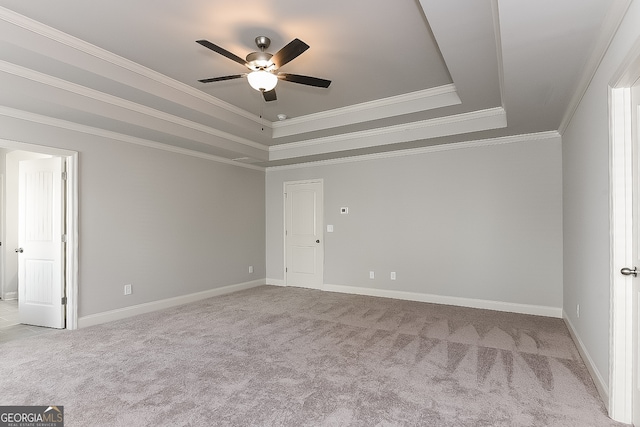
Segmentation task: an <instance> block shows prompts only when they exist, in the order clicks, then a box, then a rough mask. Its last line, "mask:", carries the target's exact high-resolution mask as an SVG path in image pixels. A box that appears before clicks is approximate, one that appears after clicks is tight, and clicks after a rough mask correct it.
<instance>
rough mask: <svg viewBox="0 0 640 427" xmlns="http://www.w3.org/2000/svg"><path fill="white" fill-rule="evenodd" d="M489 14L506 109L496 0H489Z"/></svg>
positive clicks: (502, 99) (503, 105)
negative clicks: (491, 17) (491, 20)
mask: <svg viewBox="0 0 640 427" xmlns="http://www.w3.org/2000/svg"><path fill="white" fill-rule="evenodd" d="M491 15H492V16H493V34H494V37H495V39H496V58H497V60H498V85H499V87H500V100H501V101H502V108H504V109H505V110H506V109H507V107H506V105H505V96H504V61H503V58H502V33H501V32H500V8H499V6H498V0H491Z"/></svg>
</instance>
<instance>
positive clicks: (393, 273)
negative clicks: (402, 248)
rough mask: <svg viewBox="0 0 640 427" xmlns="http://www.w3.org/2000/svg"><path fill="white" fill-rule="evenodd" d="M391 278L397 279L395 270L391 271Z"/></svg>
mask: <svg viewBox="0 0 640 427" xmlns="http://www.w3.org/2000/svg"><path fill="white" fill-rule="evenodd" d="M391 280H396V272H395V271H392V272H391Z"/></svg>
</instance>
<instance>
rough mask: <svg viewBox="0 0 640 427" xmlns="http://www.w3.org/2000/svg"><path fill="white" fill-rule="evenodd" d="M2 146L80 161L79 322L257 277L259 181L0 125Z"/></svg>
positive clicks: (91, 139) (182, 159) (260, 270)
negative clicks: (35, 148) (128, 291)
mask: <svg viewBox="0 0 640 427" xmlns="http://www.w3.org/2000/svg"><path fill="white" fill-rule="evenodd" d="M0 139H6V140H13V141H19V142H27V143H31V144H39V145H46V146H51V147H56V148H62V149H68V150H75V151H78V152H79V156H78V157H79V160H78V174H79V176H78V183H79V184H78V185H79V207H78V210H79V266H78V269H79V307H78V315H79V316H80V317H82V316H87V315H90V314H96V313H100V312H104V311H108V310H113V309H117V308H123V307H127V306H131V305H135V304H140V303H145V302H151V301H158V300H162V299H165V298H170V297H175V296H181V295H187V294H191V293H195V292H199V291H205V290H210V289H214V288H219V287H222V286H226V285H233V284H238V283H244V282H249V281H252V280H257V279H260V278H264V277H265V254H264V250H265V249H264V248H265V238H264V235H265V228H264V227H265V224H264V185H265V184H264V182H265V181H264V172H261V171H255V170H250V169H246V168H241V167H237V166H233V165H227V164H222V163H218V162H213V161H210V160H205V159H201V158H196V157H190V156H185V155H180V154H175V153H170V152H166V151H162V150H158V149H153V148H147V147H143V146H138V145H133V144H128V143H124V142H119V141H115V140H110V139H105V138H100V137H96V136H93V135H90V134H85V133H77V132H72V131H67V130H64V129H60V128H55V127H48V126H44V125H39V124H36V123H29V122H24V121H21V120H18V119H12V118H8V117H0ZM249 265H252V266H253V267H254V273H253V274H249V272H248V266H249ZM127 283H131V284H132V285H133V294H132V295H130V296H124V295H123V286H124V285H125V284H127Z"/></svg>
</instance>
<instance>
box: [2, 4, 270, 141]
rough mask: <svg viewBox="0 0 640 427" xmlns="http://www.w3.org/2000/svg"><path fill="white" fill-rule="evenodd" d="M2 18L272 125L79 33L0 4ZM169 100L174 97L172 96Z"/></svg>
mask: <svg viewBox="0 0 640 427" xmlns="http://www.w3.org/2000/svg"><path fill="white" fill-rule="evenodd" d="M0 20H3V21H5V22H7V23H9V24H12V25H15V26H17V27H20V28H22V29H24V30H27V31H30V32H32V33H34V34H36V35H38V36H41V37H44V38H47V39H49V40H51V41H53V42H56V43H60V44H62V45H65V46H67V47H69V48H71V49H73V50H76V51H78V52H82V53H84V54H87V55H90V56H91V57H94V58H98V59H99V60H102V61H105V62H107V63H110V64H111V65H114V66H116V67H119V68H122V69H124V70H127V71H129V72H131V73H134V74H137V75H140V76H143V77H145V78H147V79H150V80H152V81H154V82H156V83H159V84H161V85H163V86H166V87H168V88H171V89H173V90H176V91H178V92H181V93H183V94H187V95H189V96H191V97H194V98H197V99H198V100H200V101H204V102H205V103H207V104H209V105H211V106H213V107H217V108H220V109H223V110H225V111H227V112H229V113H232V114H233V115H237V116H241V117H243V118H245V119H248V120H250V121H252V122H255V123H258V124H260V125H261V126H265V127H268V128H269V129H270V128H271V122H269V121H267V120H264V119H262V118H260V117H258V116H256V115H254V114H251V113H249V112H248V111H245V110H243V109H241V108H238V107H236V106H234V105H232V104H229V103H227V102H224V101H222V100H220V99H218V98H216V97H214V96H211V95H208V94H206V93H204V92H202V91H200V90H198V89H195V88H193V87H191V86H189V85H186V84H184V83H181V82H179V81H177V80H174V79H171V78H170V77H167V76H165V75H164V74H161V73H158V72H156V71H153V70H151V69H149V68H147V67H144V66H142V65H140V64H138V63H136V62H133V61H130V60H128V59H126V58H123V57H121V56H119V55H116V54H114V53H112V52H109V51H107V50H105V49H102V48H100V47H97V46H95V45H92V44H91V43H88V42H85V41H84V40H81V39H78V38H77V37H73V36H71V35H69V34H67V33H64V32H62V31H59V30H56V29H55V28H51V27H49V26H47V25H45V24H43V23H41V22H38V21H35V20H33V19H31V18H28V17H26V16H23V15H20V14H19V13H16V12H14V11H12V10H10V9H7V8H4V7H2V6H0ZM169 100H171V99H170V98H169ZM176 102H177V101H176ZM177 103H181V102H177Z"/></svg>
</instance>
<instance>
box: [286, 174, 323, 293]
mask: <svg viewBox="0 0 640 427" xmlns="http://www.w3.org/2000/svg"><path fill="white" fill-rule="evenodd" d="M284 197H285V213H284V218H285V236H284V240H285V245H284V247H285V257H284V259H285V282H286V284H287V286H299V287H304V288H312V289H322V288H323V281H324V233H323V231H324V225H323V224H324V220H323V214H324V205H323V182H322V180H314V181H296V182H285V183H284Z"/></svg>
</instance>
